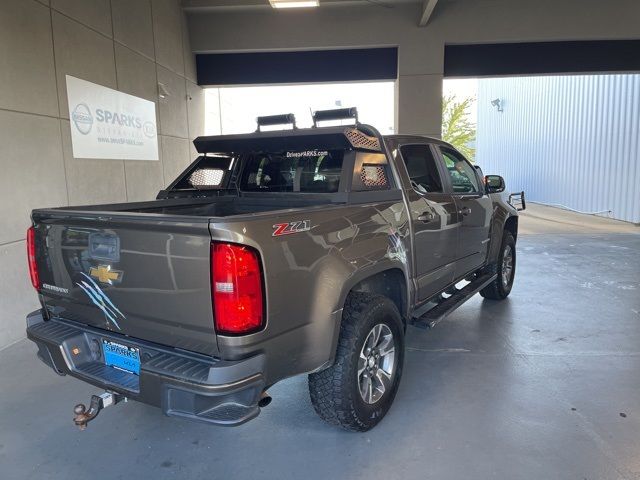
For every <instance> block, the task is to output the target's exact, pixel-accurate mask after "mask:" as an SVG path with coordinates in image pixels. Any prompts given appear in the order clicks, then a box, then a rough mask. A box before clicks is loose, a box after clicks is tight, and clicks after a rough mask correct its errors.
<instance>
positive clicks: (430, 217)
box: [418, 212, 435, 223]
mask: <svg viewBox="0 0 640 480" xmlns="http://www.w3.org/2000/svg"><path fill="white" fill-rule="evenodd" d="M434 218H435V215H434V214H433V213H431V212H424V213H423V214H421V215H418V220H420V221H421V222H424V223H429V222H430V221H431V220H433V219H434Z"/></svg>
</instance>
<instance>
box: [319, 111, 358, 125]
mask: <svg viewBox="0 0 640 480" xmlns="http://www.w3.org/2000/svg"><path fill="white" fill-rule="evenodd" d="M347 118H353V119H354V121H355V123H356V125H357V124H358V109H357V108H356V107H351V108H335V109H333V110H317V111H315V112H313V126H314V127H317V126H318V122H326V121H329V120H345V119H347Z"/></svg>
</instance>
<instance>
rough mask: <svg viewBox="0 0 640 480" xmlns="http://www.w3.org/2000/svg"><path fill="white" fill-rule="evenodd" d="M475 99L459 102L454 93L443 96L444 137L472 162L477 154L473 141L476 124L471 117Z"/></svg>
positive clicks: (465, 99) (469, 98)
mask: <svg viewBox="0 0 640 480" xmlns="http://www.w3.org/2000/svg"><path fill="white" fill-rule="evenodd" d="M473 101H474V99H473V98H471V97H468V98H464V99H462V101H460V102H457V101H456V98H455V97H454V96H453V95H445V96H444V97H442V139H443V140H444V141H445V142H449V143H450V144H451V145H453V146H454V147H456V148H457V149H458V150H459V151H460V153H462V154H463V155H464V156H465V157H467V159H468V160H469V161H471V162H473V161H474V157H475V154H476V149H475V147H472V146H471V145H472V143H473V142H474V141H475V139H476V126H475V124H473V123H472V122H471V120H470V119H469V115H470V112H471V105H472V104H473Z"/></svg>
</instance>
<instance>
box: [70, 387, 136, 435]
mask: <svg viewBox="0 0 640 480" xmlns="http://www.w3.org/2000/svg"><path fill="white" fill-rule="evenodd" d="M121 401H125V402H126V401H127V397H125V396H123V395H120V394H118V393H113V392H104V393H102V394H100V395H92V396H91V402H90V404H89V410H87V407H85V405H84V403H79V404H78V405H76V406H75V407H73V413H74V417H73V423H75V424H76V426H77V427H78V428H79V429H80V430H84V429H85V428H87V423H89V422H90V421H91V420H93V419H94V418H96V417H97V416H98V413H100V410H102V409H104V408H107V407H110V406H111V405H115V404H116V403H120V402H121Z"/></svg>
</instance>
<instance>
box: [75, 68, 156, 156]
mask: <svg viewBox="0 0 640 480" xmlns="http://www.w3.org/2000/svg"><path fill="white" fill-rule="evenodd" d="M67 93H68V99H69V120H70V124H71V142H72V145H73V156H74V157H75V158H112V159H118V160H158V138H157V129H156V106H155V103H153V102H150V101H148V100H144V99H142V98H138V97H134V96H133V95H128V94H126V93H122V92H119V91H117V90H112V89H111V88H107V87H103V86H101V85H96V84H95V83H91V82H87V81H85V80H81V79H79V78H75V77H71V76H69V75H67Z"/></svg>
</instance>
